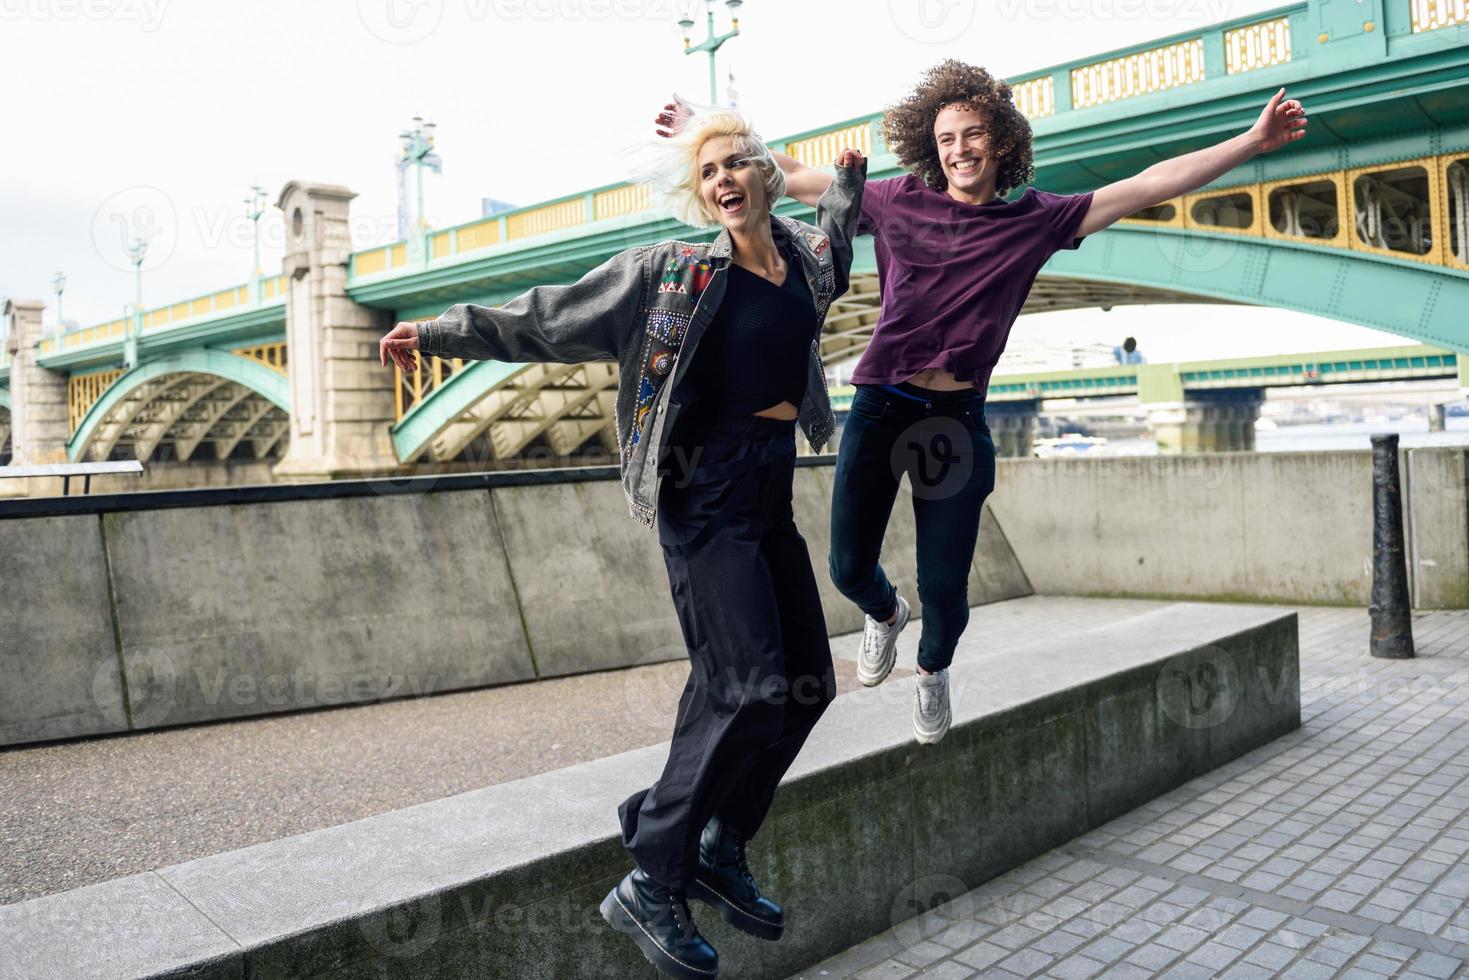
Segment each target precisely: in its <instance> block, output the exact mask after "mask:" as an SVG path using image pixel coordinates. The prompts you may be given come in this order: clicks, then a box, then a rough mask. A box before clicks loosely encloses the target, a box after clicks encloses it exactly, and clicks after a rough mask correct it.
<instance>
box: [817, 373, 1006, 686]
mask: <svg viewBox="0 0 1469 980" xmlns="http://www.w3.org/2000/svg"><path fill="white" fill-rule="evenodd" d="M904 473H907V474H908V482H909V486H910V488H911V491H912V494H913V520H914V523H915V524H916V525H917V538H918V599H919V601H920V602H921V603H922V605H923V635H922V637H921V639H920V640H919V642H918V663H919V665H920V666H921V667H923V669H924V670H930V671H936V670H941V669H943V668H945V667H947V666H949V663H950V661H952V660H953V659H954V647H955V645H957V644H958V642H959V636H960V634H962V633H963V632H964V627H965V625H966V624H967V623H968V622H969V569H970V566H971V564H972V563H973V561H974V546H975V542H976V541H977V540H978V538H979V515H980V508H981V507H982V506H983V504H984V500H985V498H986V497H988V496H989V495H990V492H991V491H993V490H994V488H995V444H994V442H993V441H992V440H991V439H990V430H989V426H987V425H985V422H984V397H983V396H982V395H978V394H976V395H972V396H964V397H960V398H955V399H953V400H944V401H924V400H922V399H915V398H912V397H909V396H908V395H906V394H898V393H896V392H893V391H890V390H888V389H886V388H883V387H881V386H877V385H858V386H857V394H856V395H855V396H854V398H853V399H852V408H851V411H850V413H849V414H848V415H847V422H846V427H845V429H844V430H843V432H842V442H841V448H840V449H839V450H838V454H837V465H836V487H835V490H834V493H833V498H832V507H831V558H830V567H831V580H832V582H833V583H835V585H836V587H837V588H838V589H840V590H841V591H842V594H843V595H845V596H846V597H847V598H848V599H851V600H852V601H853V602H854V603H856V604H857V606H858V607H859V608H861V610H862V611H863V612H865V613H866V614H867V615H869V616H871V617H872V618H874V619H877V620H882V621H885V620H886V619H887V618H888V617H889V616H891V615H892V614H893V610H894V606H895V603H896V595H897V592H896V590H895V589H894V588H893V585H892V583H891V582H889V581H888V577H887V575H886V574H885V573H884V572H883V570H882V565H881V564H879V563H878V558H879V556H880V554H881V552H882V539H883V534H884V533H885V532H886V531H887V526H888V517H889V516H890V515H891V514H892V510H893V500H894V499H895V498H896V497H897V494H898V482H899V481H900V480H901V479H902V477H903V474H904Z"/></svg>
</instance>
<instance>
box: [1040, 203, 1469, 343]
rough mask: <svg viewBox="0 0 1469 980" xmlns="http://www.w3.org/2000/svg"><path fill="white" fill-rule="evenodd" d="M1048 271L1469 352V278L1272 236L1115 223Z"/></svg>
mask: <svg viewBox="0 0 1469 980" xmlns="http://www.w3.org/2000/svg"><path fill="white" fill-rule="evenodd" d="M1042 273H1043V274H1046V275H1053V276H1066V277H1071V278H1076V279H1094V280H1099V281H1102V282H1115V283H1124V284H1128V285H1139V286H1155V287H1158V288H1161V289H1171V290H1177V291H1179V292H1186V293H1195V294H1198V295H1200V296H1208V297H1213V298H1215V299H1225V300H1235V301H1237V302H1241V303H1249V304H1251V305H1254V306H1269V307H1275V308H1277V309H1285V310H1294V311H1296V312H1298V313H1310V314H1314V315H1316V316H1323V317H1328V318H1330V319H1333V320H1340V321H1342V322H1343V323H1352V324H1357V325H1359V326H1365V327H1372V328H1375V329H1378V330H1384V331H1386V332H1388V333H1392V334H1397V335H1398V336H1401V337H1411V338H1413V339H1414V340H1418V341H1421V342H1423V343H1426V344H1435V345H1437V346H1439V347H1446V348H1448V349H1450V350H1453V351H1457V352H1461V353H1469V317H1466V316H1465V315H1464V311H1465V310H1469V276H1466V275H1465V274H1464V273H1459V272H1454V271H1451V270H1448V269H1445V268H1443V267H1442V266H1436V265H1429V264H1426V263H1418V262H1410V261H1406V260H1401V259H1392V258H1387V257H1382V256H1377V255H1369V254H1366V253H1362V252H1351V251H1343V250H1341V249H1328V248H1321V247H1313V246H1310V245H1304V244H1296V243H1294V242H1285V241H1280V240H1272V239H1265V240H1261V239H1257V238H1246V237H1241V236H1230V235H1224V234H1213V235H1200V234H1197V233H1190V232H1187V231H1179V230H1175V229H1169V228H1139V227H1136V226H1131V225H1115V226H1113V227H1111V228H1109V229H1107V230H1106V231H1104V232H1100V233H1098V234H1096V235H1093V236H1092V237H1091V238H1089V239H1088V240H1087V242H1086V243H1085V244H1083V245H1082V247H1081V248H1079V249H1077V250H1075V251H1063V252H1058V253H1057V254H1056V255H1055V256H1054V257H1052V258H1051V260H1050V261H1049V262H1048V263H1047V264H1046V266H1045V267H1044V268H1043V269H1042Z"/></svg>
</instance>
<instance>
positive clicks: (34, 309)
mask: <svg viewBox="0 0 1469 980" xmlns="http://www.w3.org/2000/svg"><path fill="white" fill-rule="evenodd" d="M45 308H46V304H45V303H43V302H41V301H40V300H37V299H12V300H7V301H6V303H5V311H4V315H5V317H6V319H8V320H9V321H10V335H9V337H8V338H7V339H6V341H5V343H6V345H7V348H8V352H9V354H10V447H11V457H10V462H11V464H12V465H14V466H36V465H40V464H43V463H64V462H66V440H67V437H68V436H69V435H70V434H71V422H70V419H69V417H68V413H67V399H66V375H65V374H63V373H62V372H60V371H50V370H47V369H46V368H43V367H41V365H40V364H38V363H36V342H37V341H39V340H40V339H41V336H42V328H41V313H42V311H43V310H45ZM29 483H30V480H28V479H22V480H0V497H23V496H26V495H28V494H29V492H30V490H29V486H28V484H29Z"/></svg>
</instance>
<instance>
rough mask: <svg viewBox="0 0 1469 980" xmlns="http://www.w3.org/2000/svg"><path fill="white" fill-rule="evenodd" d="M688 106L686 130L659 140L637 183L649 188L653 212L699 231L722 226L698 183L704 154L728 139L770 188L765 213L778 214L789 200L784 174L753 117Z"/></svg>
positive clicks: (734, 111) (638, 173)
mask: <svg viewBox="0 0 1469 980" xmlns="http://www.w3.org/2000/svg"><path fill="white" fill-rule="evenodd" d="M679 101H680V102H682V101H683V100H681V99H680V100H679ZM684 105H685V106H687V107H688V108H689V109H690V110H691V111H692V114H691V115H690V116H689V118H688V120H687V121H686V122H685V123H684V125H683V128H682V129H681V130H680V131H679V133H678V135H676V136H673V137H671V138H668V137H660V138H659V139H658V140H657V142H656V143H654V144H652V145H651V146H649V147H647V148H646V150H647V152H646V154H645V161H644V162H643V164H642V165H641V166H640V167H638V168H637V171H636V173H635V174H634V177H633V180H634V181H636V182H638V183H646V184H648V185H649V186H650V188H651V190H652V192H653V204H654V206H655V207H657V208H658V209H660V210H662V211H666V212H667V213H668V214H670V215H672V216H673V217H674V218H675V219H676V220H678V221H681V222H683V223H684V224H686V225H692V226H693V227H695V228H712V227H715V226H717V225H718V224H719V216H718V215H717V214H716V213H714V211H712V210H711V209H710V208H709V206H708V205H707V204H706V203H705V201H704V195H703V194H702V193H701V192H700V191H701V185H702V183H703V181H702V180H701V179H700V177H699V153H700V152H701V151H702V150H703V149H704V144H705V143H707V142H709V141H710V140H711V139H717V138H719V137H721V136H728V137H730V138H731V139H733V140H734V144H735V149H736V151H737V152H738V153H740V154H741V155H742V156H743V158H744V159H745V160H746V161H748V162H750V163H753V164H754V165H755V167H756V168H757V169H758V170H759V171H760V175H761V177H762V178H763V181H764V184H765V208H766V210H767V211H769V210H771V209H772V208H774V207H775V205H776V203H777V202H778V201H779V200H780V199H781V198H782V197H784V196H785V192H786V178H785V174H784V173H782V172H781V169H780V167H778V166H776V163H775V158H774V157H772V156H771V155H770V149H769V148H768V147H767V146H766V145H765V142H764V141H763V140H761V139H760V135H759V134H758V133H756V132H755V130H754V127H753V126H751V125H750V117H748V116H746V115H745V114H744V113H743V112H740V111H739V110H737V109H729V108H725V107H723V106H696V105H690V104H689V103H686V102H685V103H684Z"/></svg>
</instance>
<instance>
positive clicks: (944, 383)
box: [908, 368, 974, 391]
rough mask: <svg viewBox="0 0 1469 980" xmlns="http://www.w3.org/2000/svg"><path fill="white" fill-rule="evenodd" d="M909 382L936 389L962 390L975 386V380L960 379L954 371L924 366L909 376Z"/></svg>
mask: <svg viewBox="0 0 1469 980" xmlns="http://www.w3.org/2000/svg"><path fill="white" fill-rule="evenodd" d="M908 383H909V384H910V385H917V386H918V387H920V388H932V389H933V390H934V391H961V390H963V389H964V388H973V387H974V382H972V381H960V380H959V379H958V378H956V377H954V374H953V372H951V371H945V370H944V369H943V368H924V369H923V370H922V371H919V372H918V373H917V374H915V375H913V377H911V378H909V379H908Z"/></svg>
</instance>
